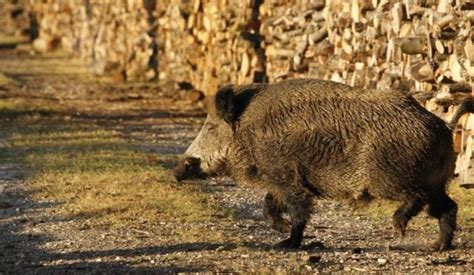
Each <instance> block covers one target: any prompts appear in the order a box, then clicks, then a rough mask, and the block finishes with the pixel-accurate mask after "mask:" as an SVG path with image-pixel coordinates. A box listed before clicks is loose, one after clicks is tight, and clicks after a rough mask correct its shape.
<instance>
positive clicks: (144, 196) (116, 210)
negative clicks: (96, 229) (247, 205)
mask: <svg viewBox="0 0 474 275" xmlns="http://www.w3.org/2000/svg"><path fill="white" fill-rule="evenodd" d="M25 111H27V112H26V113H25ZM36 111H37V110H31V109H28V110H26V109H24V108H22V107H21V106H18V105H15V104H14V103H9V102H7V101H0V113H3V114H16V115H12V116H11V117H13V119H12V121H11V122H10V123H8V126H9V127H8V129H9V130H11V132H9V133H6V134H7V136H8V137H7V143H8V148H7V150H5V151H3V152H2V153H1V154H2V157H10V158H12V157H13V158H15V159H16V160H17V161H19V162H21V163H22V165H23V167H25V168H26V170H27V177H26V180H27V182H28V183H29V184H30V185H31V186H32V187H33V189H34V190H35V192H34V197H35V198H37V199H48V200H53V201H55V202H59V203H60V205H61V211H62V214H63V215H65V216H67V217H75V218H84V219H87V220H88V221H89V222H92V223H93V224H97V225H100V224H108V225H112V226H118V227H120V226H129V225H131V224H134V223H147V224H154V223H155V222H162V221H165V222H166V221H168V222H169V221H176V222H180V221H184V222H192V221H205V220H209V219H212V218H215V217H220V218H222V217H227V216H229V213H230V211H229V210H227V209H222V208H221V207H219V206H218V205H217V203H216V202H214V201H213V200H212V198H211V197H210V196H208V195H207V194H205V193H204V192H201V190H200V189H199V186H192V185H186V186H177V185H176V184H175V183H174V182H173V180H172V178H171V176H170V175H169V169H168V167H167V166H169V164H167V163H166V161H165V159H169V158H170V156H166V155H163V156H160V155H150V154H148V153H145V152H143V150H141V149H140V148H141V147H140V146H138V145H137V144H134V143H133V142H132V141H131V140H128V139H127V137H126V136H125V135H123V134H122V133H120V132H118V131H116V130H113V129H112V128H111V127H104V126H98V125H96V124H94V123H92V122H90V121H89V122H88V121H81V120H79V119H68V120H67V121H65V120H64V119H63V118H62V117H60V116H55V115H52V116H51V115H49V116H48V117H42V116H41V115H40V114H38V113H37V112H36ZM18 114H20V115H18ZM4 134H5V132H4Z"/></svg>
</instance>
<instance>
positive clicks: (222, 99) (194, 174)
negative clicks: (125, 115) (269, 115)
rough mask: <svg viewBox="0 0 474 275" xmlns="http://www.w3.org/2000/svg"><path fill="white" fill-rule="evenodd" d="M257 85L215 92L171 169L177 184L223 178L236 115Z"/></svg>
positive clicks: (230, 87) (235, 123)
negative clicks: (198, 127)
mask: <svg viewBox="0 0 474 275" xmlns="http://www.w3.org/2000/svg"><path fill="white" fill-rule="evenodd" d="M256 87H257V85H252V86H248V87H240V88H239V87H234V86H231V85H228V86H225V87H223V88H221V89H219V90H218V91H217V93H216V95H215V96H214V97H212V98H211V99H210V101H209V102H208V115H207V118H206V121H205V122H204V125H203V126H202V128H201V131H200V132H199V134H198V135H197V137H196V138H195V139H194V141H193V142H192V144H191V145H190V146H189V148H188V149H187V150H186V152H185V153H184V154H183V156H181V158H180V160H179V161H178V163H177V164H176V166H175V167H174V168H173V174H174V176H175V178H176V180H177V181H178V182H179V181H181V180H185V179H193V178H201V179H205V178H208V177H214V176H225V175H227V173H228V169H227V167H226V164H227V159H228V155H229V152H230V150H231V146H232V144H233V142H234V132H235V128H236V125H237V123H238V120H239V117H240V115H241V114H242V113H243V112H244V110H245V108H246V106H247V105H248V103H249V102H250V100H251V99H252V98H253V96H254V95H255V93H256V90H257V89H256Z"/></svg>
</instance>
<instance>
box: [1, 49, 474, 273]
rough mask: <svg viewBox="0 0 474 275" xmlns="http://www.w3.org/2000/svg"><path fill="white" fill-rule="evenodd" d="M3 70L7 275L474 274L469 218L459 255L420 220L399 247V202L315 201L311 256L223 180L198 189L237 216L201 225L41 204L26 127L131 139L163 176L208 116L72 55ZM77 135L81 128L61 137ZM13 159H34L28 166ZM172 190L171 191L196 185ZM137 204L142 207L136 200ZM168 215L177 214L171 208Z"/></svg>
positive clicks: (4, 56) (9, 63)
mask: <svg viewBox="0 0 474 275" xmlns="http://www.w3.org/2000/svg"><path fill="white" fill-rule="evenodd" d="M0 73H3V74H5V75H6V76H7V77H8V78H10V79H13V80H14V83H13V84H12V83H9V84H6V85H3V86H0V107H2V106H3V105H5V106H7V107H5V108H4V109H2V111H1V112H0V150H3V151H2V152H3V153H0V273H9V272H20V271H27V272H58V273H64V272H78V273H79V272H80V273H87V272H104V271H105V272H119V271H120V272H124V271H134V272H135V271H136V272H142V271H150V272H179V271H224V272H225V271H237V272H238V271H240V272H248V271H315V272H316V271H320V272H322V271H324V272H328V271H342V270H343V271H377V270H384V271H391V270H398V271H407V272H417V273H418V272H433V271H462V272H472V271H473V268H474V239H473V235H474V219H473V218H472V216H471V217H468V216H466V214H463V215H464V216H462V217H461V218H460V222H459V223H460V226H459V227H460V229H459V231H458V234H457V236H456V238H455V246H456V249H454V250H451V251H448V252H442V253H439V252H430V251H429V250H427V249H425V246H426V245H427V244H429V243H431V242H433V241H434V240H435V238H436V234H437V225H436V223H435V221H434V220H432V219H430V218H428V217H427V216H426V214H421V215H420V216H419V217H417V218H416V219H415V221H414V222H413V223H412V224H411V225H410V227H409V230H408V236H407V237H405V238H404V239H403V240H400V239H398V238H397V237H395V236H394V234H393V233H392V230H391V227H390V220H391V216H390V213H391V211H393V207H394V205H393V204H389V206H387V205H386V203H385V202H379V203H378V204H376V205H375V206H373V207H369V208H368V209H364V210H361V211H357V212H353V211H352V210H351V209H350V208H348V207H347V206H344V205H342V204H340V203H336V202H328V201H320V202H317V203H316V207H315V209H316V210H315V214H314V215H313V219H312V221H311V223H310V224H309V226H308V228H307V230H306V237H305V240H304V244H305V245H304V248H303V249H301V250H295V251H280V250H276V249H273V248H272V246H271V244H274V243H276V242H278V241H279V240H281V239H282V238H283V237H285V236H284V235H282V234H279V233H276V232H273V231H272V230H270V229H269V228H268V227H267V226H266V224H265V223H264V221H263V219H262V216H261V213H260V212H261V210H260V209H261V202H262V198H263V195H264V193H263V192H262V191H259V190H255V189H254V188H252V187H249V186H239V185H235V184H233V183H231V182H226V181H222V182H200V183H195V184H197V185H199V188H200V190H201V193H203V194H204V195H205V196H206V198H207V200H208V201H210V202H212V203H213V204H212V205H217V206H219V207H222V208H223V209H230V210H228V211H232V214H229V215H227V214H225V215H224V214H223V215H222V216H219V215H220V214H219V215H217V214H213V215H211V216H212V217H211V218H209V219H202V220H201V219H199V218H197V219H194V220H192V219H189V220H182V219H180V217H167V218H163V220H161V218H157V219H143V218H140V217H139V216H138V217H136V218H133V219H129V220H128V221H127V225H126V226H114V225H113V224H111V223H108V222H100V220H101V218H100V213H92V214H90V215H89V216H87V217H86V218H84V215H76V216H75V215H65V213H66V212H65V210H64V209H67V207H69V206H68V203H69V202H68V200H67V199H66V200H59V199H51V196H43V197H42V196H39V195H38V194H43V193H41V192H42V190H41V189H42V188H43V187H41V186H43V185H35V182H38V181H39V179H38V177H39V175H41V173H40V172H35V170H34V169H32V168H31V167H29V166H28V160H31V159H32V158H34V156H33V155H34V154H36V153H37V151H35V150H36V149H35V148H33V145H34V144H33V143H31V144H33V145H31V144H30V143H26V141H24V142H25V143H24V144H26V145H21V143H20V142H19V140H22V136H21V135H20V134H19V133H23V132H22V130H25V129H27V130H28V131H26V133H23V134H28V133H29V132H30V131H37V132H38V133H40V134H41V135H40V136H39V137H43V136H44V133H49V132H52V131H53V130H52V127H56V128H54V129H61V130H60V131H58V133H60V134H61V135H59V134H54V135H50V136H48V139H49V140H48V141H47V142H50V143H51V142H53V141H51V140H52V139H57V140H59V141H56V140H54V142H64V141H63V140H61V139H71V140H73V141H74V140H75V139H79V138H82V136H81V135H84V134H83V132H85V133H89V131H92V130H93V131H94V133H102V132H105V133H107V135H108V133H109V132H110V133H112V136H114V137H118V138H120V141H122V140H123V141H125V143H123V144H122V143H119V144H118V145H117V146H118V147H113V148H122V147H123V148H125V147H126V146H133V150H134V151H133V152H134V154H135V153H137V154H138V153H145V154H146V155H147V157H148V158H149V159H150V161H151V162H152V163H153V165H156V166H157V167H158V166H159V167H164V168H163V169H165V170H166V169H168V168H169V167H171V166H172V163H173V162H174V161H176V159H177V156H178V154H179V153H182V152H183V151H184V150H185V148H186V146H187V144H189V143H190V141H191V140H192V138H193V136H194V135H195V134H196V133H197V131H198V130H199V125H200V123H202V121H203V115H202V112H201V111H200V110H199V109H198V108H195V107H193V106H190V105H189V104H187V103H186V102H182V101H179V100H176V99H173V98H170V97H169V95H173V93H172V91H173V88H169V87H166V88H164V87H161V88H158V87H156V86H149V85H132V86H131V85H123V84H120V85H116V84H113V83H104V82H96V81H95V80H94V78H92V77H91V76H89V75H88V73H87V71H85V70H84V69H83V67H82V66H81V64H80V63H78V62H76V61H74V60H70V58H69V57H67V56H64V55H53V56H49V57H48V56H46V57H45V56H42V57H41V56H30V55H28V54H18V53H15V52H14V51H12V50H0ZM2 98H3V99H2ZM2 104H3V105H2ZM8 104H13V105H12V106H14V107H8V106H10V105H8ZM18 106H20V107H18ZM2 108H3V107H2ZM25 121H26V122H25ZM22 123H25V124H22ZM69 127H76V128H74V129H75V130H74V131H71V133H72V134H71V136H65V134H64V133H65V132H67V131H69V130H68V129H69ZM76 129H80V131H79V130H76ZM75 135H76V136H75ZM30 142H31V141H30ZM41 142H46V141H43V140H39V141H38V144H40V143H41ZM68 142H69V141H68ZM59 144H60V146H59V149H55V150H69V149H71V148H69V147H68V146H73V145H70V144H74V143H71V142H69V143H67V142H64V143H59ZM106 145H107V146H108V145H110V144H106ZM87 148H91V147H87ZM127 148H128V147H127ZM41 150H42V151H40V152H41V153H45V152H46V153H49V151H48V150H53V149H51V148H46V149H44V148H42V149H41ZM101 150H102V149H100V148H98V149H97V153H96V154H98V155H100V154H101V152H102V151H101ZM15 152H20V153H21V154H23V155H24V159H26V160H27V161H26V162H22V161H21V160H20V159H19V158H18V156H17V155H16V154H15ZM46 153H45V154H46ZM74 154H77V153H76V152H74ZM74 154H72V153H71V156H72V157H71V161H72V160H73V158H74V156H75V155H74ZM107 165H108V164H107ZM153 167H155V166H153ZM38 171H40V170H38ZM147 171H148V170H147ZM116 172H117V173H119V172H120V171H118V170H117V171H116ZM144 173H145V172H144ZM146 173H151V172H146ZM146 173H145V174H146ZM143 177H144V178H145V180H146V178H147V177H148V176H147V175H144V176H143ZM150 177H151V176H150ZM166 179H167V178H166V177H165V181H166ZM92 180H93V179H91V181H92ZM118 180H120V178H119V179H118ZM79 184H84V186H87V184H88V183H87V182H82V181H79ZM152 184H153V183H152ZM167 184H169V186H170V187H167V188H173V189H172V190H174V192H180V191H179V190H180V188H183V189H186V188H191V187H188V186H186V185H185V186H182V187H173V186H172V183H167ZM187 185H190V183H189V184H187ZM38 186H39V187H38ZM167 186H168V185H167ZM75 187H77V186H75ZM77 188H79V187H77ZM87 188H91V187H87ZM104 188H105V187H104ZM132 191H133V189H132ZM462 192H465V193H466V194H465V195H463V196H466V197H463V196H461V195H460V196H459V197H456V196H455V199H456V200H458V202H459V200H461V199H463V200H464V199H466V198H467V199H469V200H468V202H472V201H473V200H472V198H473V196H474V195H472V191H468V190H466V191H464V190H461V191H459V190H458V191H456V193H455V195H457V194H459V193H462ZM467 192H471V194H468V193H467ZM137 193H138V192H137ZM81 194H87V193H79V196H81ZM107 194H109V193H107ZM107 194H106V195H104V197H103V199H104V200H105V199H107V196H108V195H107ZM132 195H133V194H132ZM110 196H115V195H114V194H110ZM52 197H54V196H52ZM117 197H120V195H117ZM145 198H146V197H145ZM75 199H76V198H73V197H71V198H70V200H71V201H72V200H75ZM136 203H137V204H138V203H140V197H139V196H138V194H137V202H136ZM459 203H460V207H470V209H472V207H473V206H472V205H465V204H463V202H459ZM167 211H171V213H172V209H171V210H167ZM226 211H227V210H226ZM463 213H464V212H463ZM118 215H119V214H118ZM98 217H99V218H98ZM160 217H161V216H160Z"/></svg>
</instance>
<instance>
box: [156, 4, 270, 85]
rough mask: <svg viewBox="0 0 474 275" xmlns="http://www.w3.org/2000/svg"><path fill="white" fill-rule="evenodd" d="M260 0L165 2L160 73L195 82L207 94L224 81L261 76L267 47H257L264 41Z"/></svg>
mask: <svg viewBox="0 0 474 275" xmlns="http://www.w3.org/2000/svg"><path fill="white" fill-rule="evenodd" d="M257 2H258V1H235V0H234V1H229V0H221V1H213V0H193V1H180V0H171V1H168V3H165V4H163V5H162V10H160V11H159V13H158V18H159V19H158V26H159V32H158V39H159V41H160V42H159V50H160V51H159V56H160V67H159V71H160V79H162V80H167V79H173V80H175V81H178V82H185V83H190V84H191V85H192V86H194V88H195V89H198V90H201V91H204V92H205V93H207V94H209V93H214V92H215V91H216V89H217V87H218V86H219V85H222V84H223V83H251V82H253V81H254V80H255V81H261V80H262V79H263V78H264V62H265V61H264V59H262V56H261V55H262V54H263V50H260V52H259V51H258V49H257V50H255V47H256V45H258V47H260V44H259V40H258V39H259V38H258V27H259V26H258V20H257V19H258V18H257V17H258V12H257V13H255V10H256V11H258V3H257ZM255 14H256V15H257V16H255ZM258 53H260V55H259V54H258Z"/></svg>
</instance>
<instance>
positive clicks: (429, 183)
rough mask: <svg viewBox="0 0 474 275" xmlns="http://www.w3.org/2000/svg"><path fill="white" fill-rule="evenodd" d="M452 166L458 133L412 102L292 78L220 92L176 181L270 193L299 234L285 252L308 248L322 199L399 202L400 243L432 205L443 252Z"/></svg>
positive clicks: (451, 205)
mask: <svg viewBox="0 0 474 275" xmlns="http://www.w3.org/2000/svg"><path fill="white" fill-rule="evenodd" d="M468 111H470V110H466V108H465V109H463V111H462V112H468ZM462 112H461V111H460V113H458V114H457V115H456V117H455V119H454V120H455V121H457V119H458V118H459V117H460V115H462ZM455 121H453V122H452V123H454V122H455ZM454 166H455V154H454V151H453V140H452V129H451V128H450V127H449V126H448V125H447V123H446V122H445V121H443V120H442V119H440V118H438V117H437V116H435V115H433V114H432V113H430V112H428V111H427V110H425V109H424V108H423V107H422V106H420V105H419V103H418V102H417V101H416V100H415V99H414V98H413V97H411V96H409V95H405V94H402V93H400V92H396V91H387V92H381V91H372V90H364V89H356V88H352V87H350V86H347V85H343V84H338V83H334V82H330V81H323V80H315V79H293V80H286V81H282V82H279V83H275V84H252V85H242V86H232V85H228V86H225V87H223V88H221V89H219V90H218V91H217V93H216V95H215V97H214V98H213V99H212V104H210V106H209V110H208V116H207V119H206V121H205V123H204V125H203V127H202V129H201V131H200V133H199V134H198V136H197V137H196V139H195V140H194V141H193V143H192V144H191V145H190V147H189V148H188V150H187V151H186V152H185V153H184V155H183V156H182V157H181V158H180V160H179V162H178V164H177V165H176V167H175V168H174V175H175V177H176V179H177V180H178V181H180V180H183V179H189V178H193V177H198V178H208V177H218V176H230V177H232V178H233V179H234V180H235V181H237V182H247V183H249V184H253V185H255V186H260V187H262V188H264V189H266V190H267V191H268V194H267V196H266V198H265V209H264V213H265V216H266V217H267V218H268V219H269V221H270V222H271V224H272V226H273V227H274V228H275V229H277V230H280V231H282V232H285V231H287V230H288V229H290V227H291V230H290V237H289V238H288V239H286V240H283V241H282V242H281V243H279V246H280V247H283V248H298V247H299V246H300V245H301V241H302V238H303V231H304V228H305V226H306V223H307V221H308V219H309V217H310V214H311V212H312V201H313V199H315V198H329V199H336V200H347V199H349V200H352V201H360V200H362V201H370V200H371V199H372V198H384V199H389V200H395V201H400V202H401V206H400V207H399V208H398V209H397V210H396V211H395V213H394V214H393V226H394V229H395V230H396V231H397V232H399V234H401V235H402V236H403V235H404V233H405V229H406V227H407V224H408V222H409V220H410V219H411V218H413V217H414V216H416V215H417V214H418V213H419V212H420V211H421V210H422V209H423V207H424V206H425V205H426V206H427V211H428V213H429V215H431V216H432V217H434V218H437V219H438V221H439V230H440V231H439V238H438V240H437V241H436V242H435V243H434V244H433V249H435V250H444V249H448V248H450V247H451V244H452V239H453V235H454V231H455V229H456V213H457V204H456V203H455V202H454V201H453V200H452V199H451V198H450V197H449V196H448V195H447V194H446V192H445V189H446V185H447V183H448V182H449V181H450V179H451V178H452V177H453V174H454ZM283 212H287V213H288V214H289V217H290V222H288V221H286V220H284V219H283V217H282V213H283Z"/></svg>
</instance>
